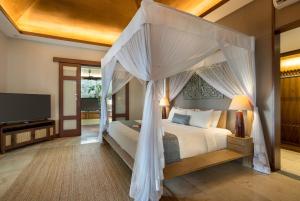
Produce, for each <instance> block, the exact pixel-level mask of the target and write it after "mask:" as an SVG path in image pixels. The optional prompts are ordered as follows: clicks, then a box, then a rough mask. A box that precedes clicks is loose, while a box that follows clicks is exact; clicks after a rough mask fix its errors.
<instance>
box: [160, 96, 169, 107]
mask: <svg viewBox="0 0 300 201" xmlns="http://www.w3.org/2000/svg"><path fill="white" fill-rule="evenodd" d="M159 105H160V106H169V105H170V102H169V99H168V98H167V97H163V98H162V99H160V101H159Z"/></svg>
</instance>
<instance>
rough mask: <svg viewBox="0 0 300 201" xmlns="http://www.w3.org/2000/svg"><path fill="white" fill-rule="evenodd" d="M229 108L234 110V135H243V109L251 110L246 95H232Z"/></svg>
mask: <svg viewBox="0 0 300 201" xmlns="http://www.w3.org/2000/svg"><path fill="white" fill-rule="evenodd" d="M229 110H237V111H236V120H235V136H236V137H245V125H244V116H243V111H244V110H252V105H251V103H250V101H249V99H248V97H247V96H244V95H237V96H234V97H233V99H232V101H231V104H230V106H229Z"/></svg>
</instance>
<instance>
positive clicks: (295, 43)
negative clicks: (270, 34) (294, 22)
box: [280, 27, 300, 53]
mask: <svg viewBox="0 0 300 201" xmlns="http://www.w3.org/2000/svg"><path fill="white" fill-rule="evenodd" d="M299 49H300V27H299V28H296V29H292V30H290V31H286V32H283V33H281V34H280V53H284V52H289V51H293V50H299Z"/></svg>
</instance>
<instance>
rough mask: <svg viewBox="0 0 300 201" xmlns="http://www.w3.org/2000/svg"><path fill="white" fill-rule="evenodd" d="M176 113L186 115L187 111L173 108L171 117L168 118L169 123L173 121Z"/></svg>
mask: <svg viewBox="0 0 300 201" xmlns="http://www.w3.org/2000/svg"><path fill="white" fill-rule="evenodd" d="M175 113H177V114H184V115H186V114H187V111H186V110H185V109H181V108H178V107H172V109H171V111H170V113H169V117H168V120H169V121H172V120H173V116H174V114H175Z"/></svg>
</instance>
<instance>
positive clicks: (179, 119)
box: [172, 113, 191, 125]
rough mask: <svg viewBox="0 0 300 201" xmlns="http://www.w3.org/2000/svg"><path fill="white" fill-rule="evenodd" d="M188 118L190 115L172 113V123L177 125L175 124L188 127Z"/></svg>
mask: <svg viewBox="0 0 300 201" xmlns="http://www.w3.org/2000/svg"><path fill="white" fill-rule="evenodd" d="M190 118H191V116H190V115H184V114H178V113H174V116H173V118H172V122H173V123H177V124H184V125H189V123H190Z"/></svg>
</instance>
